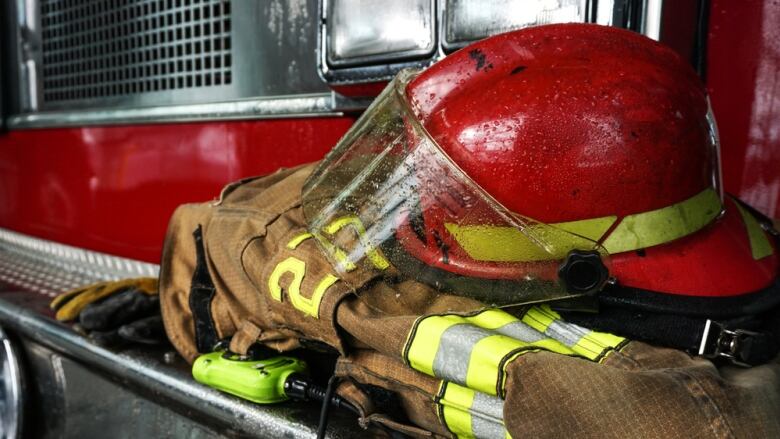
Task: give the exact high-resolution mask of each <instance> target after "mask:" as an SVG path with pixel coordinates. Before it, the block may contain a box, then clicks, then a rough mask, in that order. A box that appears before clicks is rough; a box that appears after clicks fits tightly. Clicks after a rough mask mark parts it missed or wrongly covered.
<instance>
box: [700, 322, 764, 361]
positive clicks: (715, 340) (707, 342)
mask: <svg viewBox="0 0 780 439" xmlns="http://www.w3.org/2000/svg"><path fill="white" fill-rule="evenodd" d="M758 335H760V334H759V333H758V332H753V331H748V330H745V329H727V328H726V327H725V326H724V325H723V324H721V323H718V322H716V321H713V320H710V319H707V322H706V323H705V324H704V333H703V334H702V337H701V344H700V345H699V355H702V356H704V357H706V358H710V359H714V358H726V359H728V360H729V361H731V363H733V364H735V365H737V366H742V367H750V366H751V365H750V364H747V363H745V362H744V361H743V358H744V357H743V355H742V353H743V352H742V349H743V347H744V346H745V342H746V341H747V340H748V339H749V338H751V337H755V336H758Z"/></svg>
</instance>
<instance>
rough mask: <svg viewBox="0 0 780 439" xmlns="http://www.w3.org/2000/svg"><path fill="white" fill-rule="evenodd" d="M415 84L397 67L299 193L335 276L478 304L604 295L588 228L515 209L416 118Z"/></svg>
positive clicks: (599, 251) (601, 258)
mask: <svg viewBox="0 0 780 439" xmlns="http://www.w3.org/2000/svg"><path fill="white" fill-rule="evenodd" d="M413 77H414V73H412V72H410V71H404V72H401V73H400V74H399V75H398V76H397V77H396V79H395V80H394V81H393V82H392V83H391V84H390V85H389V86H388V87H387V88H386V89H385V91H384V92H383V93H382V94H381V95H380V96H379V97H378V98H377V99H376V100H375V101H374V103H373V105H372V106H371V107H370V108H369V109H368V110H367V111H366V113H365V114H364V115H363V116H362V117H361V118H360V120H358V122H357V123H356V124H355V126H353V128H352V129H351V130H350V132H348V133H347V135H346V136H345V137H344V138H343V139H342V140H341V142H340V143H339V144H338V145H337V146H336V148H335V149H334V150H333V151H332V152H331V153H330V154H329V155H328V156H327V157H326V158H325V159H324V160H323V162H322V163H321V164H320V166H319V167H318V168H317V170H316V171H315V172H314V173H313V174H312V175H311V176H310V177H309V180H308V181H307V182H306V184H305V186H304V189H303V194H302V196H303V213H304V216H305V218H306V221H307V224H308V227H309V231H310V232H311V233H312V234H313V235H314V236H315V237H316V238H317V240H318V242H319V243H320V246H321V248H322V250H323V251H324V253H325V254H326V255H327V257H328V258H329V259H330V261H331V263H332V264H333V266H334V268H335V270H336V271H337V272H338V273H339V274H340V275H342V276H343V278H344V279H347V280H348V279H350V276H352V275H354V274H355V273H364V276H365V273H370V276H374V275H381V276H393V277H395V278H398V277H399V276H400V277H401V278H408V279H413V280H418V281H422V282H425V283H427V284H429V285H430V286H433V287H435V288H436V289H438V290H440V291H441V292H442V294H449V295H455V296H460V297H463V298H467V299H473V300H475V301H476V302H474V303H475V304H478V305H475V306H478V307H482V306H489V307H495V306H510V305H519V304H525V303H532V302H540V301H549V300H554V299H560V298H566V297H574V296H580V295H583V294H589V293H593V292H595V291H597V290H599V289H600V288H601V287H602V286H603V284H604V282H605V281H606V279H607V272H608V270H607V269H606V267H608V265H609V264H608V259H609V258H608V255H607V252H606V251H605V250H604V249H603V248H602V247H601V246H599V245H598V244H597V243H596V242H595V241H594V240H591V239H589V238H587V237H585V236H586V235H587V233H572V231H567V230H564V229H563V228H560V227H555V226H551V225H547V224H543V223H541V222H538V221H535V220H533V219H530V218H526V217H523V216H520V215H517V214H515V213H513V212H511V211H509V210H508V209H506V208H505V207H503V206H502V205H501V204H500V203H498V202H497V201H496V200H495V199H493V198H492V197H491V196H490V195H489V194H488V193H486V192H485V191H484V190H483V189H482V188H481V187H479V186H478V185H477V184H476V183H474V182H473V181H472V180H471V179H470V178H469V177H468V176H467V175H466V173H465V172H463V171H462V170H461V169H460V168H459V167H458V166H457V165H456V164H455V163H454V162H453V161H452V160H451V159H450V158H449V157H448V156H447V155H446V153H445V152H444V151H442V149H441V148H440V147H439V146H438V145H437V143H436V142H435V141H434V140H433V139H432V138H431V137H430V135H429V134H428V133H427V132H426V130H425V129H424V128H423V127H422V125H421V124H420V123H419V121H418V120H417V118H416V117H415V116H414V114H413V112H412V111H411V109H410V107H409V104H408V102H407V100H406V97H405V93H404V90H405V86H406V84H407V83H408V82H409V81H410V80H411V79H412V78H413ZM596 226H597V225H594V227H596ZM453 273H459V274H458V275H455V274H453ZM364 276H361V277H364Z"/></svg>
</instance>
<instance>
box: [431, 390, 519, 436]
mask: <svg viewBox="0 0 780 439" xmlns="http://www.w3.org/2000/svg"><path fill="white" fill-rule="evenodd" d="M439 394H440V395H441V396H440V398H439V400H438V404H439V406H440V411H439V413H440V416H441V420H442V422H443V423H444V425H445V426H446V427H447V429H448V430H449V431H450V432H451V433H453V434H454V435H455V436H456V437H458V438H477V439H506V438H510V439H511V436H510V435H509V432H507V431H506V428H505V427H504V419H503V412H504V401H502V400H501V399H500V398H497V397H495V396H490V395H486V394H484V393H481V392H476V391H474V390H471V389H468V388H465V387H462V386H459V385H457V384H454V383H448V382H446V381H442V384H441V390H440V392H439Z"/></svg>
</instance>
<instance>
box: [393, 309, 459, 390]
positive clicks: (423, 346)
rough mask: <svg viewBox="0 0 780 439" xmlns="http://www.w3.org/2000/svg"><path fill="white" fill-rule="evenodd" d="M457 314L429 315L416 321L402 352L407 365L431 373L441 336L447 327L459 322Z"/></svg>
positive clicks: (432, 374) (431, 374)
mask: <svg viewBox="0 0 780 439" xmlns="http://www.w3.org/2000/svg"><path fill="white" fill-rule="evenodd" d="M459 319H460V318H459V317H458V316H431V317H427V318H422V319H420V320H418V321H417V324H416V325H415V326H414V329H413V330H412V333H411V334H410V337H409V340H408V341H407V346H408V347H407V349H406V352H405V354H404V358H406V360H407V362H408V363H409V366H411V367H412V368H413V369H415V370H418V371H420V372H422V373H425V374H427V375H430V376H435V375H434V373H433V361H434V360H435V358H436V353H437V352H438V351H439V344H440V342H441V337H442V335H443V334H444V331H446V330H447V328H450V327H452V326H453V325H455V324H457V323H458V322H459Z"/></svg>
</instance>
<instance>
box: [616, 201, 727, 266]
mask: <svg viewBox="0 0 780 439" xmlns="http://www.w3.org/2000/svg"><path fill="white" fill-rule="evenodd" d="M721 210H722V205H721V203H720V197H719V196H718V194H717V193H716V192H715V190H714V189H712V188H708V189H706V190H704V191H703V192H700V193H699V194H697V195H694V196H693V197H691V198H689V199H687V200H684V201H681V202H679V203H676V204H672V205H671V206H667V207H664V208H661V209H657V210H651V211H649V212H643V213H638V214H634V215H628V216H626V217H625V218H623V220H622V221H620V224H618V225H617V227H615V230H613V231H612V233H610V234H609V237H607V239H606V240H605V241H604V243H603V246H604V248H605V249H607V251H608V252H609V253H612V254H614V253H622V252H627V251H631V250H637V249H640V248H647V247H652V246H654V245H658V244H663V243H666V242H669V241H674V240H675V239H679V238H682V237H683V236H687V235H690V234H691V233H693V232H696V231H698V230H700V229H701V228H702V227H704V226H706V225H707V224H709V223H710V222H711V221H712V220H713V219H715V217H717V216H718V214H719V213H720V211H721Z"/></svg>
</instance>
